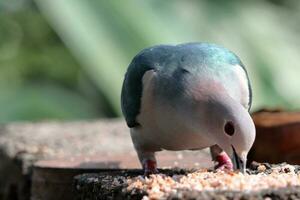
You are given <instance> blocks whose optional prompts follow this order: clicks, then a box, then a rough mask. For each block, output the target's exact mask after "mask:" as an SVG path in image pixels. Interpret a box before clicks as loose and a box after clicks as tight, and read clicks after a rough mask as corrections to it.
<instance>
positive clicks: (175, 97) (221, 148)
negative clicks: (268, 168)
mask: <svg viewBox="0 0 300 200" xmlns="http://www.w3.org/2000/svg"><path fill="white" fill-rule="evenodd" d="M251 105H252V88H251V84H250V80H249V75H248V72H247V70H246V68H245V66H244V65H243V63H242V62H241V60H240V59H239V57H238V56H237V55H236V54H234V53H233V52H232V51H230V50H228V49H227V48H225V47H222V46H220V45H216V44H212V43H205V42H194V43H183V44H177V45H156V46H152V47H148V48H145V49H143V50H142V51H140V52H139V53H138V54H137V55H136V56H135V57H134V58H133V59H132V61H131V63H130V64H129V66H128V68H127V71H126V73H125V78H124V81H123V86H122V92H121V108H122V112H123V115H124V118H125V120H126V123H127V126H128V127H129V129H130V135H131V139H132V142H133V146H134V148H135V150H136V152H137V156H138V158H139V161H140V163H141V166H142V168H143V171H144V174H145V175H150V174H153V173H158V169H157V161H156V157H155V155H156V152H159V151H162V150H171V151H181V150H201V149H205V148H210V153H211V157H212V160H213V161H214V162H215V168H216V169H220V170H236V171H240V172H242V173H245V170H246V162H247V154H248V152H249V150H250V149H251V147H252V145H253V143H254V140H255V134H256V131H255V126H254V123H253V120H252V118H251V116H250V114H249V111H250V108H251Z"/></svg>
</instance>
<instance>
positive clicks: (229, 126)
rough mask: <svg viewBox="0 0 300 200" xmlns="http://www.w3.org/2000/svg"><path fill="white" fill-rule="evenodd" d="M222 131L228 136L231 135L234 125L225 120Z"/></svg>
mask: <svg viewBox="0 0 300 200" xmlns="http://www.w3.org/2000/svg"><path fill="white" fill-rule="evenodd" d="M224 131H225V133H226V134H227V135H229V136H233V134H234V131H235V130H234V125H233V123H232V122H226V124H225V126H224Z"/></svg>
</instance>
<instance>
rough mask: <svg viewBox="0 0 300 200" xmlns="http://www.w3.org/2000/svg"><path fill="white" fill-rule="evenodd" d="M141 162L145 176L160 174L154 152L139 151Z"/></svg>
mask: <svg viewBox="0 0 300 200" xmlns="http://www.w3.org/2000/svg"><path fill="white" fill-rule="evenodd" d="M137 153H138V157H139V160H140V162H141V164H142V166H143V170H144V175H145V176H148V175H150V174H155V173H158V170H157V162H156V158H155V153H154V152H144V151H140V150H137Z"/></svg>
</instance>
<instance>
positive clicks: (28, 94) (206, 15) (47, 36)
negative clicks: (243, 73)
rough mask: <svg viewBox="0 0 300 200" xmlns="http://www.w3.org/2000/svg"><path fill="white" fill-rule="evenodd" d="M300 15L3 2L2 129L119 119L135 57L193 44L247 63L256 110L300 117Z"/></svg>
mask: <svg viewBox="0 0 300 200" xmlns="http://www.w3.org/2000/svg"><path fill="white" fill-rule="evenodd" d="M299 11H300V3H299V1H297V0H289V1H282V0H269V1H266V0H265V1H237V0H230V1H211V0H201V1H193V0H190V1H181V0H165V1H160V0H150V1H148V0H127V1H118V0H110V1H104V0H89V1H82V0H64V1H61V0H35V1H34V2H33V1H32V0H4V1H1V2H0V106H1V110H2V112H0V121H10V120H38V119H45V118H46V119H47V118H58V119H74V118H93V117H98V116H117V115H120V105H119V101H120V100H119V97H120V88H121V84H122V80H123V75H124V72H125V70H126V67H127V66H128V64H129V63H130V61H131V59H132V57H133V56H134V55H135V54H136V53H137V52H139V51H140V50H141V49H143V48H144V47H147V46H151V45H155V44H161V43H164V44H170V43H171V44H176V43H182V42H192V41H206V42H213V43H218V44H221V45H223V46H225V47H227V48H229V49H231V50H233V51H234V52H236V53H237V54H238V55H239V56H240V58H241V59H242V60H243V62H244V64H245V65H246V66H247V68H248V70H249V73H250V78H251V80H252V83H253V86H254V109H257V108H260V107H266V106H267V107H272V106H280V107H286V108H299V106H300V101H299V99H300V93H298V92H297V90H299V85H300V79H299V78H298V77H299V75H300V66H299V61H298V57H299V53H300V40H299V36H298V35H299V32H300V29H299V27H300V24H299V22H300V20H299V19H300V14H299V13H300V12H299ZM44 17H45V18H46V19H45V18H44ZM73 56H74V57H73Z"/></svg>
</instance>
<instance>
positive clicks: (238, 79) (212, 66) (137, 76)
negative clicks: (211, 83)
mask: <svg viewBox="0 0 300 200" xmlns="http://www.w3.org/2000/svg"><path fill="white" fill-rule="evenodd" d="M149 70H153V71H154V72H155V73H156V76H157V77H156V82H155V95H156V96H157V97H159V98H161V100H166V101H169V103H171V102H174V103H175V104H176V99H179V98H181V96H182V95H184V94H185V91H186V90H187V89H188V88H190V87H191V86H194V85H195V84H199V85H200V86H201V81H203V80H215V81H217V82H219V83H220V84H221V85H222V86H224V88H225V89H226V90H227V92H228V94H229V95H230V96H232V97H233V98H236V99H237V101H240V103H241V104H242V105H243V106H244V107H245V108H250V105H251V88H250V83H249V79H248V74H247V72H246V70H245V68H244V66H243V64H242V63H241V61H240V59H239V58H238V57H237V56H236V55H235V54H233V53H232V52H231V51H229V50H227V49H225V48H223V47H220V46H217V45H214V44H208V43H188V44H181V45H176V46H171V45H159V46H154V47H151V48H147V49H145V50H143V51H141V52H140V53H139V54H138V55H137V56H136V57H135V58H134V59H133V61H132V62H131V64H130V65H129V67H128V70H127V73H126V76H125V80H124V84H123V89H122V110H123V113H124V115H125V118H126V121H127V124H128V126H129V127H135V126H138V125H139V122H138V121H137V120H136V117H137V115H138V114H139V113H140V111H141V99H142V94H143V93H145V91H143V82H142V80H143V77H144V75H145V73H146V72H147V71H149Z"/></svg>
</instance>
